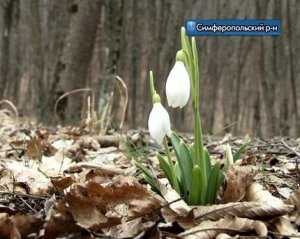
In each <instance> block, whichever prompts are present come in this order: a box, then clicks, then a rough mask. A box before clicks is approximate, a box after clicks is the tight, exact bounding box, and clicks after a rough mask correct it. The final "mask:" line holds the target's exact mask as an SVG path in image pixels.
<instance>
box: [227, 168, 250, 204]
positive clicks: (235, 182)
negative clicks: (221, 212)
mask: <svg viewBox="0 0 300 239" xmlns="http://www.w3.org/2000/svg"><path fill="white" fill-rule="evenodd" d="M253 177H254V172H253V170H252V168H250V167H247V166H232V167H230V168H229V169H228V171H227V173H226V188H225V190H224V194H223V198H222V199H223V202H225V203H226V202H238V201H240V200H242V199H243V198H244V196H245V194H246V190H247V187H248V186H249V185H250V184H251V183H252V182H253Z"/></svg>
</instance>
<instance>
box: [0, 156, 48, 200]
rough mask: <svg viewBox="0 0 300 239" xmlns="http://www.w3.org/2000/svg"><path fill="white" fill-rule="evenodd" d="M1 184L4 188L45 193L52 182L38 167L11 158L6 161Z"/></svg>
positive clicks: (0, 180)
mask: <svg viewBox="0 0 300 239" xmlns="http://www.w3.org/2000/svg"><path fill="white" fill-rule="evenodd" d="M0 185H1V187H3V189H2V190H8V191H11V192H12V191H15V192H21V193H29V194H34V195H45V194H47V192H48V190H49V188H50V186H51V183H50V180H49V178H47V177H46V176H45V175H44V174H43V173H41V172H40V171H38V170H37V168H36V167H27V166H25V165H24V163H23V162H18V161H11V160H10V161H7V162H5V165H4V167H3V169H2V172H1V175H0ZM16 185H18V186H16Z"/></svg>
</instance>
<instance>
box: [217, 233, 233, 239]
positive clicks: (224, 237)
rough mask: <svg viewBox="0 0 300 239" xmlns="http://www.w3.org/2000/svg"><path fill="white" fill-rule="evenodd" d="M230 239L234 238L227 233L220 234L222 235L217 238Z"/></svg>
mask: <svg viewBox="0 0 300 239" xmlns="http://www.w3.org/2000/svg"><path fill="white" fill-rule="evenodd" d="M230 238H232V237H231V236H229V235H228V234H226V233H220V234H219V235H218V236H217V237H216V239H230Z"/></svg>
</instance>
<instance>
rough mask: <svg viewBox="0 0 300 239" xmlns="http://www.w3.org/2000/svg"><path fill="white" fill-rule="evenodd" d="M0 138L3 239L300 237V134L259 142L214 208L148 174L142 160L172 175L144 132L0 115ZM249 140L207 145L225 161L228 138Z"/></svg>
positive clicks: (243, 157) (254, 141)
mask: <svg viewBox="0 0 300 239" xmlns="http://www.w3.org/2000/svg"><path fill="white" fill-rule="evenodd" d="M0 135H1V137H0V140H1V144H0V168H1V171H0V172H1V174H0V238H3V239H5V238H11V239H18V238H49V239H50V238H51V239H52V238H218V239H222V238H289V237H299V238H300V234H299V233H298V229H299V225H300V214H299V213H300V190H298V185H299V182H300V169H299V168H298V161H297V160H298V159H299V158H300V148H299V146H300V139H290V138H279V137H278V138H273V139H268V140H262V139H257V138H255V139H251V142H250V143H249V144H248V145H247V147H246V150H245V152H243V153H242V154H241V159H240V160H238V161H237V162H236V163H235V164H234V165H233V166H232V167H231V168H230V169H229V170H228V171H227V175H226V182H225V184H224V185H223V187H222V190H221V192H220V195H219V197H218V202H217V203H216V205H210V206H188V205H186V204H185V203H184V201H183V200H180V198H179V196H178V194H176V192H174V191H173V190H172V189H171V188H170V187H167V186H166V188H167V191H168V192H167V194H163V195H159V194H157V193H155V192H153V191H151V189H150V187H149V185H146V183H145V181H144V180H143V176H142V174H141V172H140V171H139V170H138V169H137V167H136V166H135V163H134V162H135V161H136V160H137V161H139V162H141V163H143V164H144V165H146V166H148V167H149V168H150V169H151V170H152V171H153V172H154V173H155V174H156V175H157V177H158V178H163V177H164V175H163V173H162V172H161V171H160V170H159V166H158V162H157V159H156V157H155V152H156V151H158V150H160V149H159V147H158V146H157V145H155V144H154V143H153V142H152V141H151V140H150V138H149V136H148V134H147V132H145V131H138V130H136V131H134V130H132V131H130V132H128V133H127V134H126V135H125V134H122V135H119V134H113V135H105V136H99V135H96V134H92V133H89V132H88V131H87V130H86V129H84V128H80V127H71V126H68V127H57V128H54V127H53V128H47V127H43V126H39V125H35V124H31V123H21V122H20V121H19V120H14V119H12V118H10V117H2V118H1V123H0ZM182 137H183V138H184V139H185V140H187V141H189V140H191V139H190V138H189V136H187V135H182ZM247 140H248V138H247V137H245V138H236V137H232V136H230V135H227V136H225V137H222V138H215V137H208V136H207V137H205V145H206V147H207V149H208V150H209V152H210V153H211V154H212V155H213V157H214V160H219V161H222V160H223V158H224V149H223V147H224V145H225V144H230V145H231V147H232V149H233V151H237V150H238V148H240V146H242V145H244V143H245V142H246V141H247Z"/></svg>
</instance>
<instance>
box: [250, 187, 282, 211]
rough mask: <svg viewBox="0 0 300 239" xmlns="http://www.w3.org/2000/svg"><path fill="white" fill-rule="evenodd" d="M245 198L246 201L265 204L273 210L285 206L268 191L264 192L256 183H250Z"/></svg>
mask: <svg viewBox="0 0 300 239" xmlns="http://www.w3.org/2000/svg"><path fill="white" fill-rule="evenodd" d="M246 198H247V200H248V201H256V202H262V203H267V204H269V205H270V206H273V207H274V208H276V207H282V206H284V205H285V204H284V202H283V201H282V200H281V199H279V198H277V197H274V196H273V195H272V194H271V193H270V192H269V191H267V190H264V189H263V186H262V185H261V184H258V183H252V184H251V185H250V186H249V188H248V190H247V194H246Z"/></svg>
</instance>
